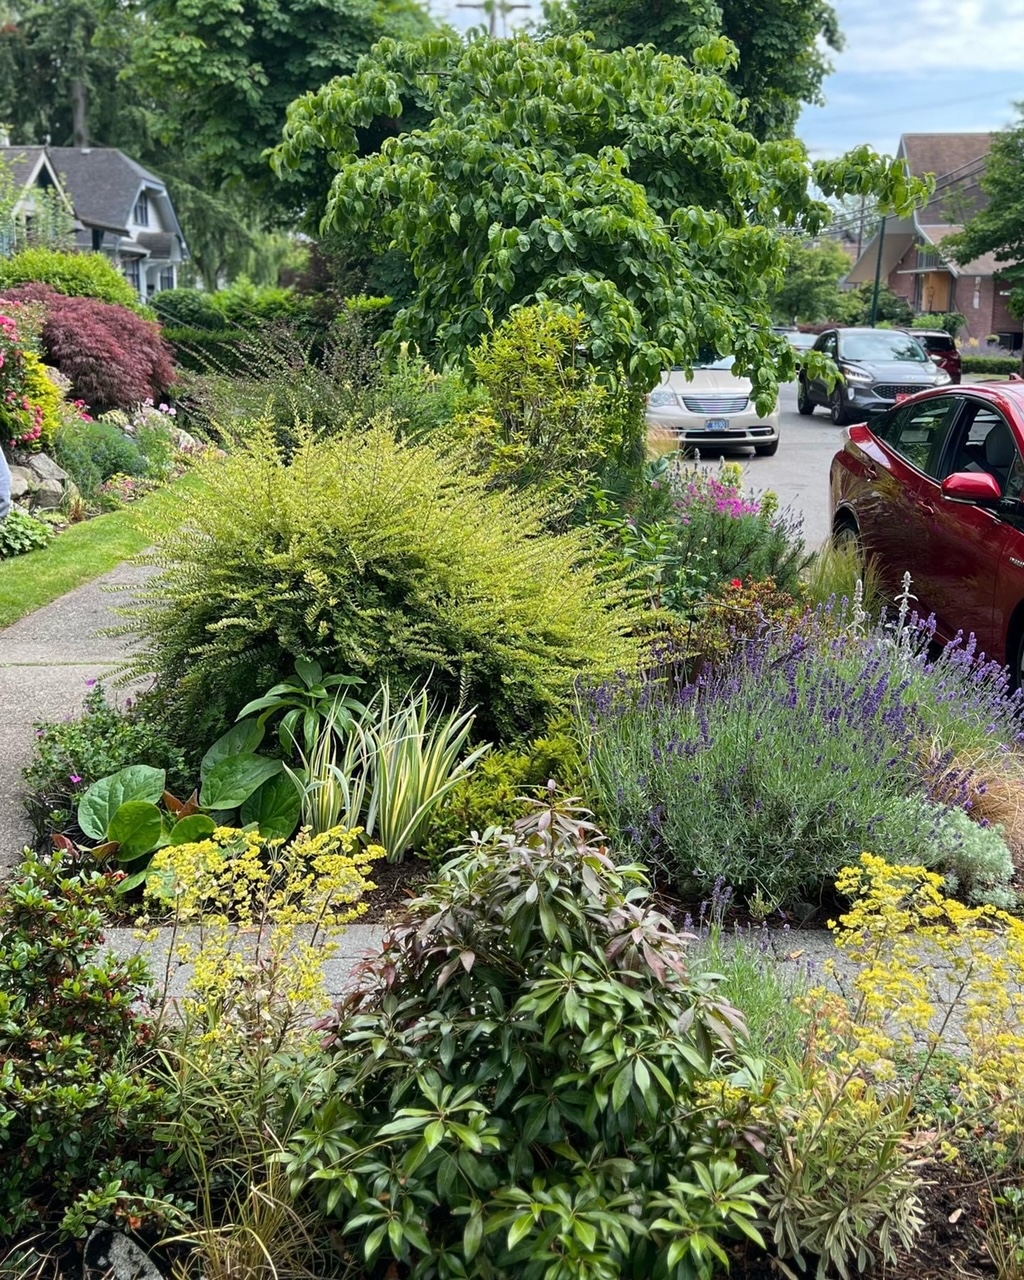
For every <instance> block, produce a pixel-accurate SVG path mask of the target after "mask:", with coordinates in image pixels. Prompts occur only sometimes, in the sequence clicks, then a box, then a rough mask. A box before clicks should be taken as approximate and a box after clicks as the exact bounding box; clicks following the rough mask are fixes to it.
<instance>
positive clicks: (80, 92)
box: [71, 78, 89, 147]
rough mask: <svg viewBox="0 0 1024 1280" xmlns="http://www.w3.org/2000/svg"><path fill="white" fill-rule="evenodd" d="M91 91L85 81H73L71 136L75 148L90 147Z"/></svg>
mask: <svg viewBox="0 0 1024 1280" xmlns="http://www.w3.org/2000/svg"><path fill="white" fill-rule="evenodd" d="M88 117H89V90H88V89H87V88H86V84H85V81H84V80H81V79H78V78H76V79H74V80H72V81H71V134H72V141H71V145H72V146H73V147H87V146H88V145H89V118H88Z"/></svg>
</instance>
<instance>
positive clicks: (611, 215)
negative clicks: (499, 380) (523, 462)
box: [276, 35, 924, 400]
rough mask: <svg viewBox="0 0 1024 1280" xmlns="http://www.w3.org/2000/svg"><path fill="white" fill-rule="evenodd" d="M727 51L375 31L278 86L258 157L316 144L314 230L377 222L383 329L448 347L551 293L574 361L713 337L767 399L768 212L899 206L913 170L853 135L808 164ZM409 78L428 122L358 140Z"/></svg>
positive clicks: (793, 215) (804, 213) (631, 363)
mask: <svg viewBox="0 0 1024 1280" xmlns="http://www.w3.org/2000/svg"><path fill="white" fill-rule="evenodd" d="M731 58H732V52H731V50H730V48H729V46H728V44H727V42H726V41H724V40H719V41H717V42H714V43H713V44H712V45H710V46H708V47H707V48H706V49H704V50H702V51H701V54H700V57H699V58H698V60H697V63H698V65H696V66H694V67H690V66H688V65H687V64H686V63H685V62H684V61H683V60H682V59H680V58H675V57H670V56H667V55H664V54H659V53H657V52H656V50H654V49H653V48H651V47H645V48H641V49H632V48H629V49H624V50H621V51H612V52H606V51H603V50H599V49H596V48H594V47H593V45H592V44H591V43H590V42H589V41H587V40H586V39H584V38H583V37H581V36H570V37H553V38H550V39H547V40H543V41H536V40H532V39H530V38H528V37H525V36H521V37H517V38H516V39H513V40H493V41H492V40H486V39H481V40H475V41H472V42H470V43H468V44H464V43H462V42H461V41H458V40H456V39H454V38H452V37H449V36H443V35H442V36H432V37H428V38H426V39H424V40H421V41H417V42H411V43H405V44H401V43H397V42H395V41H382V42H381V43H380V44H379V45H378V46H377V47H376V48H375V50H374V51H373V52H372V53H371V54H370V55H368V56H367V57H365V58H364V59H362V60H361V62H360V63H359V66H358V68H357V70H356V72H355V74H353V75H351V76H345V77H341V78H339V79H336V80H334V81H332V82H331V83H329V84H328V85H326V86H325V87H324V88H323V89H321V90H319V91H318V92H316V93H312V94H309V95H307V96H306V97H304V98H302V99H300V100H299V101H298V102H296V103H295V104H294V105H293V107H292V108H291V109H290V111H289V118H288V127H287V130H286V135H285V141H284V142H283V143H282V145H281V147H280V148H279V149H278V151H277V155H276V163H277V164H278V166H279V167H280V168H281V169H282V170H285V169H287V168H288V167H289V166H299V165H303V164H310V163H313V162H314V161H315V162H317V163H319V164H321V165H323V164H324V163H325V157H324V153H326V162H327V163H329V164H330V165H332V166H334V167H335V168H336V169H337V170H338V172H337V175H336V177H335V179H334V182H333V185H332V188H331V193H330V196H329V199H328V203H327V213H326V217H325V220H324V222H325V229H330V228H334V229H336V230H338V231H339V232H342V233H348V232H356V233H359V232H363V231H366V230H368V229H373V230H374V231H375V233H376V234H377V235H378V236H379V238H380V243H381V244H382V245H386V244H393V245H394V246H395V247H396V248H397V249H399V250H400V251H402V252H404V253H406V254H407V255H408V257H409V260H410V263H411V266H412V270H413V273H414V275H415V280H416V292H415V294H414V296H413V298H412V300H411V301H410V302H409V303H408V305H406V306H404V307H403V308H402V309H401V310H400V311H399V312H398V314H397V316H396V319H395V326H394V330H393V335H392V336H393V337H394V338H395V339H399V340H410V341H413V342H416V343H418V344H419V345H420V348H421V349H422V350H424V351H427V352H429V353H431V355H432V356H433V355H436V356H437V357H439V358H442V359H445V358H450V359H454V360H458V361H460V362H464V361H465V359H466V352H467V350H468V349H469V348H470V347H472V346H473V345H474V344H475V343H476V342H478V341H479V339H480V337H481V336H482V335H483V334H484V333H485V332H486V331H487V329H488V328H489V326H490V325H491V323H492V322H493V323H500V321H501V320H502V319H503V318H504V317H505V316H506V315H507V314H508V313H509V311H510V310H511V308H512V307H513V306H514V305H516V304H518V303H524V302H536V301H543V300H545V299H552V300H554V301H556V302H559V303H562V304H567V305H571V306H577V307H579V308H580V309H581V310H582V311H583V313H584V314H585V316H586V318H587V323H588V328H589V330H590V334H591V340H590V344H589V351H590V357H591V359H592V360H593V361H594V362H595V363H596V364H597V365H599V366H600V367H601V368H603V369H606V370H612V371H615V372H621V373H625V374H626V375H627V376H628V377H629V378H630V380H631V381H632V383H633V384H634V385H635V386H638V387H640V388H641V389H646V387H649V386H651V385H653V383H654V381H655V380H656V379H657V377H658V376H659V374H660V372H661V370H662V369H664V368H665V367H667V366H668V365H672V364H682V365H687V364H690V363H692V361H693V360H694V359H695V357H696V356H697V355H698V353H699V352H700V351H701V350H702V349H704V348H707V347H712V348H715V349H717V350H719V351H725V352H735V353H736V355H737V358H738V364H739V367H740V368H742V369H745V370H747V371H749V373H750V374H751V376H752V377H753V379H754V382H755V386H756V388H757V393H758V395H759V396H760V397H761V398H762V400H764V399H768V398H774V396H775V394H776V390H777V382H778V376H779V373H780V372H782V374H783V376H791V375H792V372H793V357H792V353H791V351H790V348H789V347H788V344H786V343H783V342H781V341H779V342H776V341H775V340H774V339H773V338H772V337H771V336H770V335H768V334H766V333H765V332H763V330H765V329H766V327H767V325H768V323H769V322H770V319H771V308H772V302H773V299H774V295H775V294H776V292H777V291H778V289H779V287H780V286H781V284H782V279H783V271H784V268H785V263H786V241H785V237H784V235H783V232H784V230H785V229H786V228H788V227H793V226H795V225H797V224H798V223H799V224H800V225H801V226H804V227H808V228H810V229H811V232H812V233H813V232H814V231H816V230H820V229H821V227H822V226H823V225H824V224H825V223H826V222H827V220H828V217H829V208H828V206H827V205H826V204H825V203H824V201H823V200H819V199H816V198H815V197H814V196H812V194H811V188H812V184H813V185H815V186H816V187H817V188H818V190H819V191H820V192H821V193H822V194H823V195H824V196H825V197H829V196H832V195H837V194H843V193H845V192H850V191H854V192H862V191H863V192H865V193H876V194H877V195H878V196H879V198H881V199H883V200H885V201H886V202H887V203H888V204H890V205H891V206H892V207H898V208H900V209H904V210H907V209H909V208H910V207H912V205H913V202H914V199H915V198H917V197H919V196H920V195H921V193H922V192H923V189H924V188H923V184H921V183H919V182H917V181H916V180H914V179H911V178H908V176H907V175H906V173H905V172H904V170H903V167H902V166H901V165H895V164H893V163H891V162H889V161H886V160H884V159H883V158H881V157H879V156H877V155H875V154H874V153H873V152H871V151H870V150H869V149H868V148H866V147H865V148H861V149H860V150H859V151H858V152H855V153H851V154H850V155H848V156H845V157H843V158H841V159H839V160H833V161H827V162H826V161H820V162H818V163H816V164H813V165H812V164H810V163H809V162H808V160H807V155H806V152H805V150H804V148H803V146H802V145H801V144H800V143H799V142H796V141H794V140H789V141H776V142H768V143H759V142H758V141H757V139H756V138H754V137H753V136H752V135H751V134H749V133H747V132H745V131H744V129H743V128H742V124H741V108H740V106H739V104H738V102H737V99H736V97H735V95H734V94H733V93H732V91H731V90H730V89H729V86H728V85H727V84H726V83H725V81H724V80H723V79H722V77H721V75H720V74H719V72H720V71H722V70H728V69H729V67H730V65H731V61H730V59H731ZM414 92H418V93H419V94H420V95H421V97H422V98H423V99H424V100H425V101H426V102H427V103H428V104H429V110H430V115H431V120H430V123H429V124H428V125H427V126H426V127H423V128H420V129H417V130H415V131H411V132H406V133H400V134H398V135H397V136H395V137H394V138H392V139H391V141H390V142H389V144H388V145H387V146H386V147H384V148H382V149H381V150H380V151H378V152H375V153H373V154H370V155H364V154H361V153H360V136H361V130H363V129H364V128H366V127H367V126H369V125H371V124H373V123H375V122H376V121H378V120H379V119H380V118H381V117H388V116H390V117H392V118H395V119H398V118H399V117H400V116H401V112H402V104H403V101H404V100H406V99H408V97H410V96H412V94H413V93H414ZM783 348H785V350H783Z"/></svg>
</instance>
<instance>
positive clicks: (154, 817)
mask: <svg viewBox="0 0 1024 1280" xmlns="http://www.w3.org/2000/svg"><path fill="white" fill-rule="evenodd" d="M163 830H164V819H163V814H162V813H161V812H160V810H159V809H158V808H157V807H156V805H155V804H153V803H151V802H150V801H149V800H127V801H125V803H124V804H123V805H121V807H120V808H119V809H118V810H117V812H116V813H115V814H114V816H113V817H112V818H111V820H110V826H109V827H108V828H107V832H108V834H109V836H110V839H111V840H116V841H117V844H118V850H117V860H118V862H134V861H135V860H136V858H143V857H145V856H146V854H147V853H152V852H153V850H154V849H155V848H156V847H157V845H159V843H160V838H161V836H162V835H163Z"/></svg>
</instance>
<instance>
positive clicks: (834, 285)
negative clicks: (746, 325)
mask: <svg viewBox="0 0 1024 1280" xmlns="http://www.w3.org/2000/svg"><path fill="white" fill-rule="evenodd" d="M788 249H789V261H788V262H787V263H786V274H785V279H784V281H783V284H782V288H781V289H780V290H779V292H778V295H777V296H776V298H775V315H776V318H777V319H779V320H780V321H782V322H784V323H788V322H789V321H790V320H800V321H803V322H804V323H805V324H813V323H814V321H816V320H830V319H831V318H832V317H833V316H834V315H835V314H836V311H837V309H838V307H839V306H840V301H841V300H840V294H839V281H840V280H841V279H842V278H843V276H844V275H846V273H847V272H848V271H849V270H850V267H851V266H852V265H853V263H852V261H851V259H850V257H849V255H848V254H846V253H844V252H843V250H842V249H841V248H840V247H839V245H838V244H836V242H835V241H834V240H823V241H822V242H821V244H819V245H805V244H801V243H800V241H799V240H793V241H791V242H790V244H789V246H788Z"/></svg>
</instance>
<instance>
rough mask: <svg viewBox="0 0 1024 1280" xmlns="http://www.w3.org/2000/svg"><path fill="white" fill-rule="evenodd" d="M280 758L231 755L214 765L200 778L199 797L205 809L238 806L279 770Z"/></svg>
mask: <svg viewBox="0 0 1024 1280" xmlns="http://www.w3.org/2000/svg"><path fill="white" fill-rule="evenodd" d="M283 768H284V765H283V764H282V763H281V761H280V760H267V759H265V758H264V757H262V756H234V757H229V758H228V759H227V760H222V761H221V762H220V764H217V765H214V767H213V768H212V769H211V770H210V771H209V773H208V774H207V775H206V777H205V778H204V779H203V789H202V790H201V791H200V793H199V800H200V803H201V804H202V806H203V808H204V809H237V808H238V807H239V806H240V805H243V804H245V802H246V800H248V799H249V797H250V796H251V795H252V793H253V792H254V791H255V790H256V788H257V787H260V786H262V785H263V783H264V782H266V781H267V779H268V778H273V777H274V775H275V774H278V773H280V772H281V771H282V769H283Z"/></svg>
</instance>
